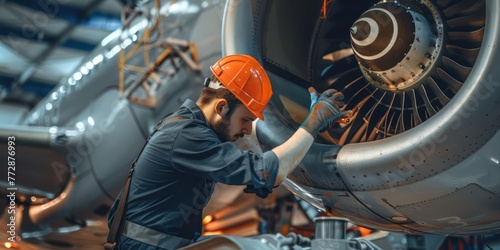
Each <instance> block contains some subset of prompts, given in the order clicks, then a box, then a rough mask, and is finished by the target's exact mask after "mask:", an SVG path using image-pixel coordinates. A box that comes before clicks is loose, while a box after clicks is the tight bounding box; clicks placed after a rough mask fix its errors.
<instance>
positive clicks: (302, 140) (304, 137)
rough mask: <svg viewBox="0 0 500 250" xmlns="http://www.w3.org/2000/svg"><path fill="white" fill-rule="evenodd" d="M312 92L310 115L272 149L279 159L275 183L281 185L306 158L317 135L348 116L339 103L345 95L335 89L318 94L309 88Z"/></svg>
mask: <svg viewBox="0 0 500 250" xmlns="http://www.w3.org/2000/svg"><path fill="white" fill-rule="evenodd" d="M309 92H310V94H311V108H310V110H309V115H308V116H307V118H306V119H305V120H304V122H303V123H302V125H301V126H300V128H299V129H298V130H297V131H295V133H294V134H293V135H292V136H291V137H290V138H289V139H288V140H287V141H285V142H284V143H283V144H281V145H279V146H277V147H275V148H273V149H272V151H273V152H274V153H275V154H276V156H277V157H278V160H279V170H278V176H277V177H276V182H275V185H279V184H280V183H281V182H282V181H283V180H284V179H285V177H286V176H287V175H288V174H289V173H290V172H292V171H293V170H294V169H295V167H296V166H297V165H298V164H299V163H300V161H301V160H302V159H303V158H304V156H305V155H306V153H307V151H308V150H309V148H310V147H311V145H312V144H313V142H314V138H315V137H316V135H317V134H318V133H320V132H322V131H325V130H326V129H327V128H328V127H329V126H330V125H331V124H332V123H333V122H334V121H335V120H337V119H339V118H342V117H344V116H346V114H347V112H345V111H344V112H341V111H340V108H339V106H338V105H337V104H339V105H340V104H341V103H342V100H343V98H344V96H343V95H342V93H340V92H337V91H336V90H334V89H329V90H327V91H325V92H323V93H322V94H321V95H320V96H318V95H317V93H316V90H314V88H309Z"/></svg>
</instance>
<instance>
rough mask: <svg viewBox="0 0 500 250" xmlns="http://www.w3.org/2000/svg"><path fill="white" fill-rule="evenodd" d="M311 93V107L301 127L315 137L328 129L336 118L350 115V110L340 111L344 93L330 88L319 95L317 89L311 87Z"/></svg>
mask: <svg viewBox="0 0 500 250" xmlns="http://www.w3.org/2000/svg"><path fill="white" fill-rule="evenodd" d="M309 93H310V94H311V108H310V110H309V115H308V116H307V118H306V119H305V120H304V122H302V124H301V125H300V127H301V128H304V129H305V130H307V132H309V133H311V135H312V136H313V137H316V136H317V135H318V133H320V132H324V131H326V130H327V129H328V128H329V127H330V126H331V125H333V123H334V122H335V121H336V120H338V119H340V118H344V117H347V116H348V111H344V112H343V111H340V108H339V106H338V105H343V103H342V100H343V99H344V95H343V94H342V93H340V92H337V90H335V89H328V90H326V91H325V92H323V93H322V94H321V95H320V96H318V94H317V93H316V90H315V89H314V88H312V87H310V88H309Z"/></svg>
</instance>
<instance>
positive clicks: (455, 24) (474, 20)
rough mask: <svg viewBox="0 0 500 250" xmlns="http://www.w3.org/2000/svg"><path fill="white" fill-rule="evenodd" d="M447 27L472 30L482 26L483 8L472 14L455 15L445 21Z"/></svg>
mask: <svg viewBox="0 0 500 250" xmlns="http://www.w3.org/2000/svg"><path fill="white" fill-rule="evenodd" d="M446 23H447V24H448V27H449V28H450V29H451V30H453V31H472V30H477V29H479V28H481V27H484V25H485V20H484V9H483V10H480V11H477V12H474V13H473V14H472V15H469V16H463V17H457V18H453V19H450V20H448V21H446Z"/></svg>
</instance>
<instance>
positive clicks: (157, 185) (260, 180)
mask: <svg viewBox="0 0 500 250" xmlns="http://www.w3.org/2000/svg"><path fill="white" fill-rule="evenodd" d="M173 116H178V117H179V116H180V117H183V118H185V119H178V120H172V121H169V122H168V123H166V125H164V126H162V127H161V128H160V129H159V130H158V131H157V132H156V133H155V134H154V135H153V136H152V137H151V138H150V140H149V142H148V144H147V145H146V147H145V148H144V150H143V152H142V153H141V155H140V156H139V158H138V160H137V163H136V167H135V171H134V173H133V175H132V180H131V184H130V191H129V197H128V203H127V211H126V214H125V219H126V220H127V221H131V222H133V223H136V224H139V225H141V226H144V227H147V228H149V229H153V230H156V231H158V232H161V233H164V234H168V235H174V236H178V237H182V238H186V239H193V240H196V239H197V238H198V237H199V236H200V234H201V229H202V226H201V221H202V214H203V213H202V210H203V208H204V207H205V205H206V204H207V203H208V200H209V199H210V197H211V195H212V191H213V188H214V183H215V182H222V183H225V184H230V185H253V186H254V187H255V188H260V187H268V188H270V189H271V188H272V187H273V185H274V182H275V180H276V176H277V174H278V166H279V164H278V158H277V156H276V155H275V154H274V153H273V152H272V151H268V152H266V153H264V154H263V155H258V154H255V153H253V152H251V151H242V150H241V149H239V148H238V147H237V146H236V145H235V144H234V143H232V142H221V141H220V140H219V138H218V137H217V135H216V134H215V133H214V131H213V130H212V129H211V128H210V127H209V125H208V124H207V121H206V120H205V117H204V115H203V113H202V111H201V109H200V108H199V107H198V106H197V105H196V103H194V102H193V101H191V100H187V101H185V102H184V104H183V105H182V106H181V107H180V108H179V110H178V111H177V112H175V113H174V114H172V117H173ZM118 197H119V196H118ZM117 203H118V202H115V204H114V205H113V207H112V209H111V212H110V220H109V221H111V219H112V217H113V215H114V212H115V210H116V206H117ZM129 243H130V242H129ZM152 249H155V248H152Z"/></svg>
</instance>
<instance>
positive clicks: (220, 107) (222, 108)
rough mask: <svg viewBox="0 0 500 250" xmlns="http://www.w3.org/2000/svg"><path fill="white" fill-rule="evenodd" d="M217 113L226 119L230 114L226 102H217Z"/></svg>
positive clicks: (222, 100)
mask: <svg viewBox="0 0 500 250" xmlns="http://www.w3.org/2000/svg"><path fill="white" fill-rule="evenodd" d="M215 106H216V107H215V111H216V112H217V114H219V115H220V116H221V117H223V118H226V116H227V113H228V112H229V105H228V103H227V101H226V100H224V99H221V100H219V101H218V102H217V104H216V105H215Z"/></svg>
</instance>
